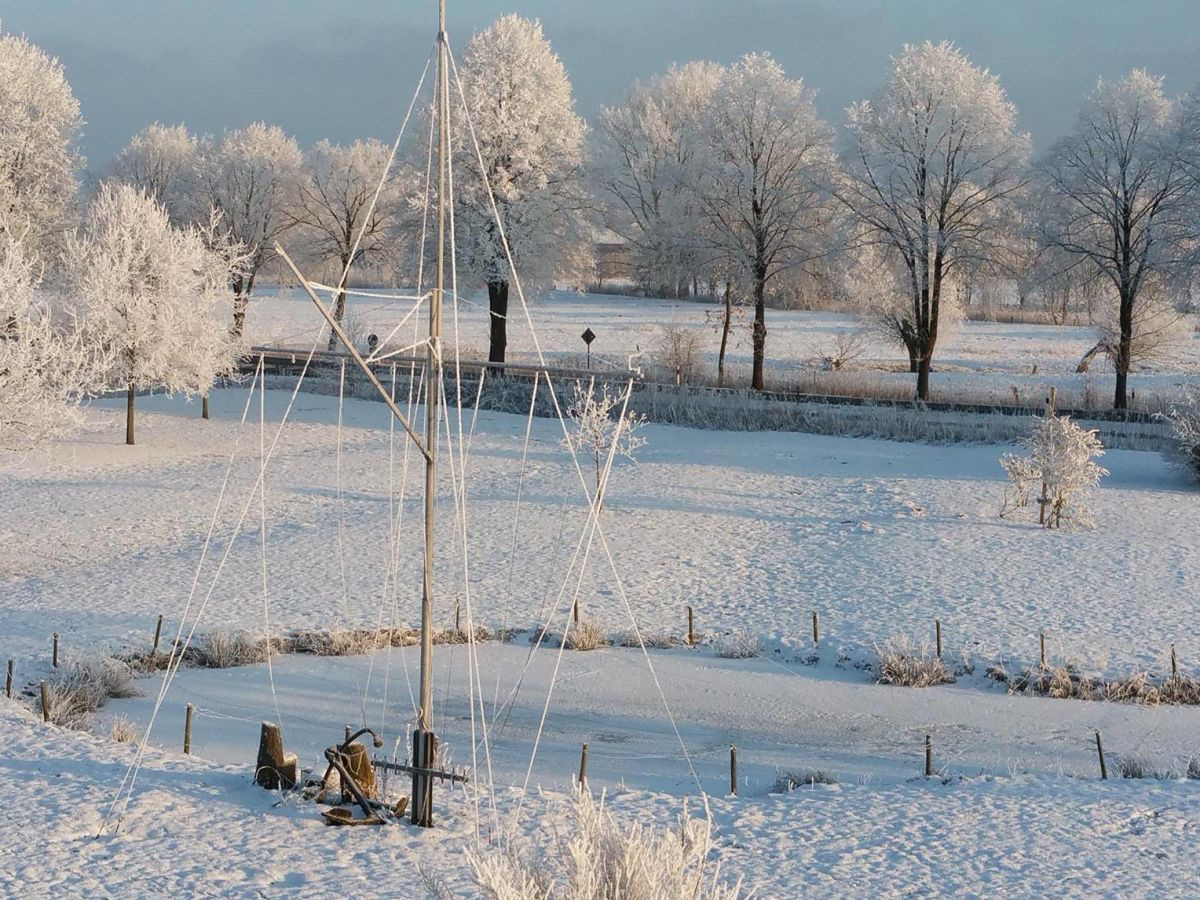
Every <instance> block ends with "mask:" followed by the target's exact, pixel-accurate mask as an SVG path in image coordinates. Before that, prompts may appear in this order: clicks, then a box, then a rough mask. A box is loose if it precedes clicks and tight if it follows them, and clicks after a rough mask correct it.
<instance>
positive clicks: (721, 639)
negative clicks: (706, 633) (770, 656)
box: [713, 628, 762, 659]
mask: <svg viewBox="0 0 1200 900" xmlns="http://www.w3.org/2000/svg"><path fill="white" fill-rule="evenodd" d="M713 649H714V650H716V652H717V656H720V657H722V658H723V659H750V658H752V657H755V656H758V655H759V653H761V652H762V641H760V640H759V638H758V635H756V634H751V633H750V632H749V631H747V630H746V629H745V628H737V629H734V630H733V631H730V632H728V633H726V634H722V635H719V636H718V637H717V639H716V640H715V641H714V642H713Z"/></svg>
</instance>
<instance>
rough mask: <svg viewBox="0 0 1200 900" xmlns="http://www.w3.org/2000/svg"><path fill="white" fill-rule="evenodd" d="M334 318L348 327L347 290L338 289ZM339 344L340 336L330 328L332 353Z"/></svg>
mask: <svg viewBox="0 0 1200 900" xmlns="http://www.w3.org/2000/svg"><path fill="white" fill-rule="evenodd" d="M342 271H343V272H344V271H345V267H344V266H343V268H342ZM333 319H334V321H335V322H337V323H338V324H339V325H341V326H342V328H345V327H346V292H345V291H338V295H337V303H336V304H335V305H334V307H333ZM337 345H338V337H337V335H336V334H334V332H333V329H332V328H331V329H329V352H330V353H332V352H333V351H334V350H336V349H337Z"/></svg>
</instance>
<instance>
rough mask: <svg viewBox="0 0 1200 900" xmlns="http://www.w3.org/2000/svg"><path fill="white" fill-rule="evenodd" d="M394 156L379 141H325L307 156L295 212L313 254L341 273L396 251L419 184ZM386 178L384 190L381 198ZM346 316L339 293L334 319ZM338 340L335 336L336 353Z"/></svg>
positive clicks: (332, 337) (343, 298)
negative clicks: (343, 144)
mask: <svg viewBox="0 0 1200 900" xmlns="http://www.w3.org/2000/svg"><path fill="white" fill-rule="evenodd" d="M390 157H391V148H390V147H388V146H387V145H385V144H383V143H382V142H380V141H378V140H367V141H355V142H354V143H353V144H349V145H347V146H342V145H339V144H332V143H330V142H329V141H321V142H319V143H318V144H317V145H316V146H314V147H313V148H312V149H311V150H310V151H309V152H308V154H307V155H306V157H305V165H304V172H303V174H302V176H301V177H300V180H299V187H298V190H297V195H296V202H295V204H294V205H293V206H292V208H291V210H290V213H289V214H290V216H291V220H292V222H293V223H294V224H295V225H296V226H298V228H299V231H300V233H301V239H302V240H304V241H305V242H306V244H307V245H308V250H309V253H310V255H312V256H313V257H315V258H316V259H317V260H318V261H319V262H322V263H336V264H337V266H338V274H339V275H340V274H341V273H342V272H345V271H346V270H347V269H348V268H349V267H350V266H351V265H352V264H355V263H359V262H363V261H366V260H368V259H372V258H376V257H379V258H382V257H384V256H386V255H387V254H389V253H391V252H393V251H394V250H395V246H396V241H397V232H398V227H399V225H400V224H401V220H402V217H403V216H404V214H405V212H406V210H407V207H408V203H409V201H410V199H411V198H412V196H413V195H414V193H415V181H414V179H413V175H412V172H411V171H410V170H409V169H408V168H407V167H404V166H401V165H399V164H396V163H393V164H392V165H390V166H389V160H390ZM380 179H383V186H382V188H380V190H379V195H378V198H377V199H375V198H376V194H375V191H376V188H379V186H380ZM373 199H374V204H372V200H373ZM345 312H346V295H345V293H344V292H339V294H338V297H337V304H336V305H335V307H334V316H335V317H336V318H337V320H338V321H339V322H340V321H342V317H343V316H344V315H345ZM335 341H336V336H335V335H333V334H330V336H329V347H330V349H331V350H332V349H333V347H334V345H335Z"/></svg>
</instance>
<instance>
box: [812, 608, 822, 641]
mask: <svg viewBox="0 0 1200 900" xmlns="http://www.w3.org/2000/svg"><path fill="white" fill-rule="evenodd" d="M812 619H813V646H814V647H816V646H818V645H820V643H821V617H820V615H818V614H817V611H816V610H815V609H814V610H813V616H812Z"/></svg>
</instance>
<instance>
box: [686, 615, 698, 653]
mask: <svg viewBox="0 0 1200 900" xmlns="http://www.w3.org/2000/svg"><path fill="white" fill-rule="evenodd" d="M687 617H688V646H689V647H695V646H696V617H695V614H694V613H693V611H692V607H691V606H690V605H689V606H688V608H687Z"/></svg>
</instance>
